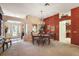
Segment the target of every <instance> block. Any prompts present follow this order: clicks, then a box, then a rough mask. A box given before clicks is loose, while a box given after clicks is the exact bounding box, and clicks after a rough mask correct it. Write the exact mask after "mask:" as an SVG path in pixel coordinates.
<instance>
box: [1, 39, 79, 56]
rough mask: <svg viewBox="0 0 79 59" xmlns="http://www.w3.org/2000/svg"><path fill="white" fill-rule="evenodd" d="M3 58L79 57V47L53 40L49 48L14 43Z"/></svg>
mask: <svg viewBox="0 0 79 59" xmlns="http://www.w3.org/2000/svg"><path fill="white" fill-rule="evenodd" d="M1 56H79V47H78V46H76V45H69V44H64V43H60V42H58V41H53V40H51V44H50V45H48V46H47V45H46V46H37V45H33V44H32V43H31V42H25V41H23V40H21V41H19V42H17V43H14V44H13V45H12V46H11V47H10V48H9V49H7V50H6V51H5V52H4V53H2V55H1Z"/></svg>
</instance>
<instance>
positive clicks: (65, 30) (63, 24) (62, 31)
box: [59, 20, 71, 44]
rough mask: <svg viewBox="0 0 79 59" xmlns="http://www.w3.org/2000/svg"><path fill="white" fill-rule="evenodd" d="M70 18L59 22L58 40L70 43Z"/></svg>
mask: <svg viewBox="0 0 79 59" xmlns="http://www.w3.org/2000/svg"><path fill="white" fill-rule="evenodd" d="M70 25H71V20H64V21H60V22H59V41H60V42H63V43H67V44H71V37H70V36H71V35H70V33H71V29H70Z"/></svg>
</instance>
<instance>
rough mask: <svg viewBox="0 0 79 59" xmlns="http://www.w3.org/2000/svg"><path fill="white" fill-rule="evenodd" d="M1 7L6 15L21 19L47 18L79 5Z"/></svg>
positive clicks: (6, 4)
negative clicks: (26, 17)
mask: <svg viewBox="0 0 79 59" xmlns="http://www.w3.org/2000/svg"><path fill="white" fill-rule="evenodd" d="M0 5H1V7H2V10H3V12H4V15H11V16H16V17H20V18H24V17H25V16H27V15H31V16H37V17H44V18H46V17H49V16H51V15H54V14H56V13H65V12H68V11H70V9H72V8H75V7H78V6H79V3H78V4H77V3H50V5H49V6H45V3H1V4H0ZM41 10H42V11H43V12H42V15H41Z"/></svg>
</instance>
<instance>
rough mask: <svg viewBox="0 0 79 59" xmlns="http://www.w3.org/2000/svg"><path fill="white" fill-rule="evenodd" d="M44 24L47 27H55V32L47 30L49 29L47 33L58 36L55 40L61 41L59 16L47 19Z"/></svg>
mask: <svg viewBox="0 0 79 59" xmlns="http://www.w3.org/2000/svg"><path fill="white" fill-rule="evenodd" d="M44 22H45V24H46V25H50V26H55V31H51V30H47V29H46V31H47V32H48V31H50V32H53V33H55V36H56V37H55V40H59V14H56V15H53V16H50V17H48V18H45V19H44Z"/></svg>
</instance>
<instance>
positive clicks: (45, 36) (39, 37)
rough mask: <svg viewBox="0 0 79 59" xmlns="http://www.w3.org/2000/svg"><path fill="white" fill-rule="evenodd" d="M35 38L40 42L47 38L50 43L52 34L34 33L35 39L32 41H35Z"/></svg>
mask: <svg viewBox="0 0 79 59" xmlns="http://www.w3.org/2000/svg"><path fill="white" fill-rule="evenodd" d="M35 38H38V39H35ZM35 40H38V41H39V42H38V43H41V42H43V44H44V42H45V41H46V40H47V41H48V44H50V36H49V35H48V34H38V35H33V40H32V42H33V43H34V41H35Z"/></svg>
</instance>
